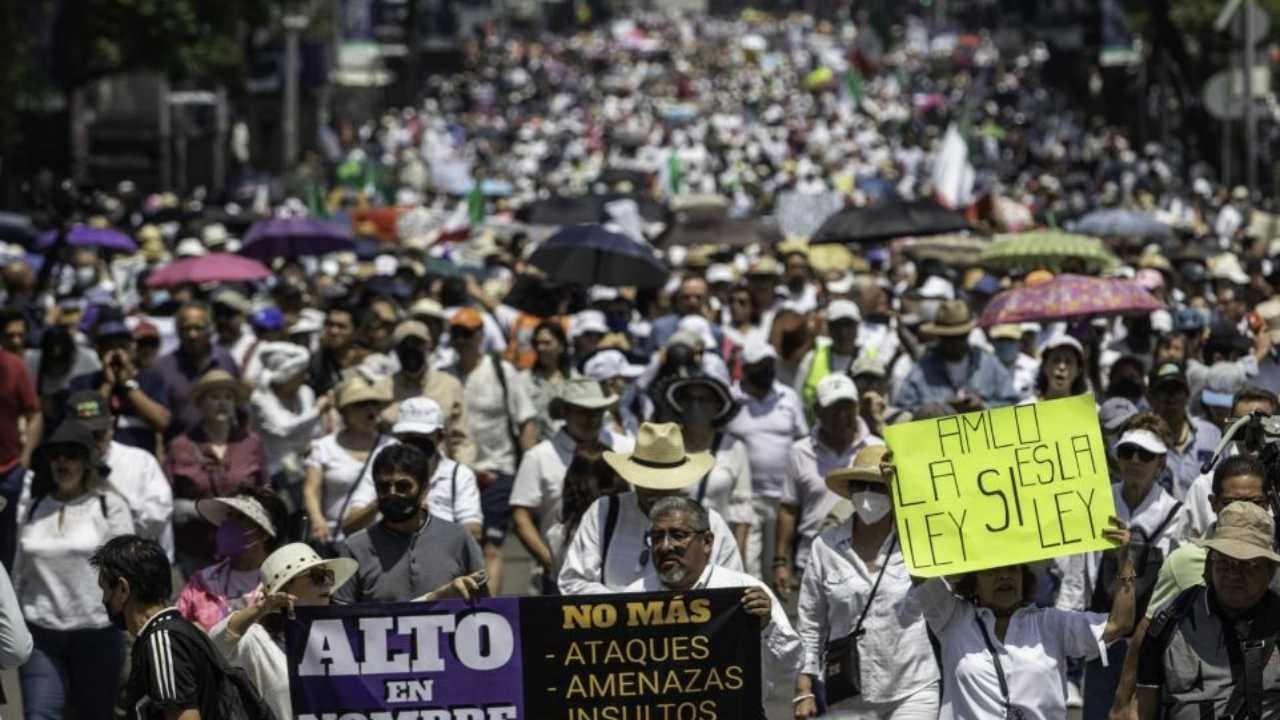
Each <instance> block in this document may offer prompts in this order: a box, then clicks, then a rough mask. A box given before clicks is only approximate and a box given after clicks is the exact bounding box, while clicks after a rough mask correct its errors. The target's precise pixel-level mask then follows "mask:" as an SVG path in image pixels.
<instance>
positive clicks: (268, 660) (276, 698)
mask: <svg viewBox="0 0 1280 720" xmlns="http://www.w3.org/2000/svg"><path fill="white" fill-rule="evenodd" d="M230 619H231V618H230V616H228V617H225V618H223V619H222V621H221V622H219V623H218V624H217V625H214V626H213V629H212V630H210V631H209V639H210V640H212V641H213V645H214V647H216V648H218V652H220V653H222V657H223V658H224V659H225V660H226V661H227V664H229V665H231V666H232V667H238V668H240V669H242V670H244V673H245V675H246V676H248V678H249V682H251V683H253V686H254V687H256V688H257V689H258V693H259V694H261V695H262V699H263V700H265V701H266V703H267V704H268V705H270V706H271V710H272V712H274V713H275V715H276V717H277V718H289V717H293V704H292V702H291V700H290V697H289V662H288V658H287V657H285V654H284V648H282V647H281V646H280V644H279V643H277V642H276V641H275V640H273V639H272V638H271V635H270V634H268V633H267V631H266V630H264V629H263V628H262V626H261V625H259V624H257V623H254V624H253V625H250V626H249V629H248V630H246V631H245V633H244V635H240V636H237V635H235V634H234V633H232V632H231V631H230V630H229V629H228V628H227V622H228V621H229V620H230Z"/></svg>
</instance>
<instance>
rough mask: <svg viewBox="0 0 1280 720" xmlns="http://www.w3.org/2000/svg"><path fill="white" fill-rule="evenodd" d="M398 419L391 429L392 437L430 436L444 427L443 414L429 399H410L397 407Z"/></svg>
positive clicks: (434, 402)
mask: <svg viewBox="0 0 1280 720" xmlns="http://www.w3.org/2000/svg"><path fill="white" fill-rule="evenodd" d="M397 411H398V412H399V415H400V417H399V419H398V420H396V424H395V425H394V426H392V428H391V434H392V435H400V434H401V433H410V434H414V435H430V434H432V433H435V432H439V430H440V428H443V427H444V413H443V412H441V410H440V405H439V404H438V403H437V402H436V401H435V400H432V399H431V398H429V397H421V396H419V397H411V398H409V399H408V400H403V401H401V402H400V404H399V405H398V406H397Z"/></svg>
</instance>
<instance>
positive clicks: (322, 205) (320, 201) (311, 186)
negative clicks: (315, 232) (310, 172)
mask: <svg viewBox="0 0 1280 720" xmlns="http://www.w3.org/2000/svg"><path fill="white" fill-rule="evenodd" d="M307 214H308V215H310V216H311V217H314V218H327V217H329V205H328V203H326V202H325V201H324V188H323V187H321V185H320V183H319V182H316V181H314V180H313V181H311V182H309V183H307Z"/></svg>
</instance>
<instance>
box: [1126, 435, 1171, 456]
mask: <svg viewBox="0 0 1280 720" xmlns="http://www.w3.org/2000/svg"><path fill="white" fill-rule="evenodd" d="M1121 445H1137V446H1138V447H1140V448H1142V449H1143V450H1146V451H1147V452H1153V453H1155V454H1157V455H1164V454H1166V453H1168V452H1169V448H1168V446H1166V445H1165V444H1164V441H1163V440H1161V439H1160V436H1159V435H1156V434H1155V433H1153V432H1151V431H1150V430H1129V431H1127V432H1125V434H1124V435H1121V436H1120V442H1118V443H1116V447H1120V446H1121Z"/></svg>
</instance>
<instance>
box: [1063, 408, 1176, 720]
mask: <svg viewBox="0 0 1280 720" xmlns="http://www.w3.org/2000/svg"><path fill="white" fill-rule="evenodd" d="M1171 436H1172V433H1171V432H1170V431H1169V426H1168V425H1167V424H1165V422H1164V420H1162V419H1161V418H1160V417H1159V416H1157V415H1155V414H1152V413H1149V412H1148V413H1139V414H1137V415H1134V416H1133V417H1132V418H1130V419H1129V421H1128V422H1127V423H1126V424H1125V429H1124V432H1123V434H1121V436H1120V439H1119V440H1118V441H1117V442H1116V449H1115V455H1116V461H1117V463H1116V464H1117V467H1118V469H1119V474H1120V481H1119V482H1117V483H1115V484H1114V485H1112V486H1111V492H1112V497H1113V499H1114V501H1115V506H1116V515H1118V516H1119V517H1120V519H1122V520H1124V521H1125V522H1127V523H1128V525H1129V528H1130V529H1131V530H1132V532H1133V534H1134V544H1133V548H1132V552H1131V553H1130V554H1131V555H1132V556H1133V557H1134V558H1135V567H1136V573H1137V576H1138V580H1137V583H1136V587H1137V590H1136V598H1137V600H1136V602H1137V611H1138V612H1139V613H1142V612H1144V611H1145V610H1146V604H1147V602H1148V601H1149V600H1150V597H1151V591H1152V590H1154V589H1155V581H1156V577H1157V575H1158V574H1159V572H1160V566H1161V564H1163V562H1164V558H1166V557H1168V556H1169V554H1170V553H1171V552H1173V551H1174V550H1175V549H1176V548H1177V547H1178V538H1180V537H1182V526H1183V524H1184V523H1185V521H1186V513H1185V512H1183V508H1182V503H1180V502H1178V501H1177V500H1175V499H1174V498H1173V496H1172V495H1170V494H1169V493H1168V492H1167V491H1166V490H1165V489H1164V488H1163V487H1162V486H1161V485H1160V484H1159V483H1158V482H1157V480H1158V479H1159V477H1160V475H1161V474H1162V473H1163V472H1164V470H1165V458H1166V457H1167V455H1168V452H1169V445H1170V444H1171V442H1170V438H1171ZM1058 566H1059V568H1060V569H1061V571H1062V588H1061V590H1060V591H1059V594H1058V602H1057V606H1058V607H1059V608H1062V609H1064V610H1092V611H1094V612H1104V611H1105V610H1106V609H1107V608H1109V607H1111V597H1110V588H1111V587H1112V581H1113V578H1114V577H1115V575H1116V572H1117V567H1116V563H1115V562H1114V560H1111V559H1108V558H1106V557H1105V556H1104V555H1103V554H1102V553H1098V552H1094V553H1087V554H1083V555H1071V556H1069V557H1066V558H1061V559H1060V560H1059V562H1058ZM1126 647H1127V645H1126V643H1116V644H1115V646H1113V647H1111V648H1110V650H1109V651H1108V656H1107V661H1106V662H1105V663H1104V662H1101V661H1097V660H1095V661H1093V662H1090V663H1089V664H1088V665H1086V666H1085V677H1084V713H1083V717H1084V718H1085V720H1095V719H1096V718H1105V717H1106V716H1107V714H1108V713H1109V711H1110V709H1111V701H1112V698H1113V697H1114V695H1115V691H1116V684H1117V682H1118V681H1119V676H1120V667H1121V665H1122V664H1123V661H1124V654H1125V650H1126Z"/></svg>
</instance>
